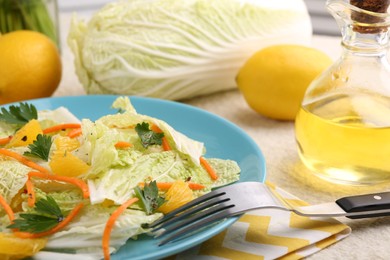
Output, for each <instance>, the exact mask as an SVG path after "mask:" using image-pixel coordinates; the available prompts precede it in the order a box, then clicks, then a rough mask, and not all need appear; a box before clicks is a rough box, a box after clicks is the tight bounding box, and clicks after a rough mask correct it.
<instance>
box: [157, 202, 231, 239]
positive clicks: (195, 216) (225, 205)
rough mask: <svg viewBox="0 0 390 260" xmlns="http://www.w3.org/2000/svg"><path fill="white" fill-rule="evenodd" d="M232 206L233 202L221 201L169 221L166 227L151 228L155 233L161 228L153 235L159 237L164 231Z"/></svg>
mask: <svg viewBox="0 0 390 260" xmlns="http://www.w3.org/2000/svg"><path fill="white" fill-rule="evenodd" d="M232 207H234V204H231V203H226V202H223V203H220V204H217V205H215V206H213V207H211V208H208V209H206V210H203V211H201V212H199V213H196V214H193V215H192V216H191V217H189V218H186V219H184V220H182V221H176V222H175V223H171V224H170V225H169V226H167V227H166V225H165V224H163V225H162V226H160V227H157V228H155V229H153V230H152V233H155V232H156V231H157V230H160V229H163V230H162V231H161V232H159V233H157V234H156V236H155V237H159V236H161V235H164V234H165V233H170V232H172V231H174V230H179V229H181V228H183V227H185V226H187V225H189V224H191V223H194V222H196V221H199V220H201V219H203V218H207V217H208V216H210V215H213V214H216V213H218V212H220V211H223V210H225V209H229V208H232ZM174 220H177V218H174Z"/></svg>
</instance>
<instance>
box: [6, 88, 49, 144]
mask: <svg viewBox="0 0 390 260" xmlns="http://www.w3.org/2000/svg"><path fill="white" fill-rule="evenodd" d="M0 81H1V80H0ZM39 134H43V132H42V128H41V125H40V124H39V122H38V120H36V119H32V120H30V121H29V122H28V123H27V124H25V125H24V126H23V127H22V128H20V129H19V130H18V131H17V132H16V133H15V135H14V136H13V137H12V139H11V141H10V142H9V143H8V144H7V145H6V147H7V148H8V147H19V146H28V145H29V144H32V143H33V142H34V141H35V140H36V139H37V136H38V135H39Z"/></svg>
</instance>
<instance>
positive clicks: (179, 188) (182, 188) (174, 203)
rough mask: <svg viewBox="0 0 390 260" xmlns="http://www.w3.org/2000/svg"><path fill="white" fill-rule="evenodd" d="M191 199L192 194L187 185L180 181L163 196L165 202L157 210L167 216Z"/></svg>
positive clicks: (192, 197)
mask: <svg viewBox="0 0 390 260" xmlns="http://www.w3.org/2000/svg"><path fill="white" fill-rule="evenodd" d="M193 199H194V194H193V192H192V190H191V188H190V187H189V185H188V183H186V182H184V181H181V180H179V181H175V182H174V183H173V184H172V186H171V187H170V188H169V189H168V191H167V193H166V194H165V200H166V202H165V203H164V204H163V205H161V207H159V208H158V211H160V212H162V213H164V214H167V213H169V212H170V211H172V210H174V209H177V208H178V207H180V206H182V205H184V204H186V203H188V202H190V201H191V200H193Z"/></svg>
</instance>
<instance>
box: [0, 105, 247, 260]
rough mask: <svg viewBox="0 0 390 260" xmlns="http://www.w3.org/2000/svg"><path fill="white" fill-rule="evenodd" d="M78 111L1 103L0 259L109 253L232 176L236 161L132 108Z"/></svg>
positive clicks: (105, 255)
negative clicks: (209, 152) (94, 113)
mask: <svg viewBox="0 0 390 260" xmlns="http://www.w3.org/2000/svg"><path fill="white" fill-rule="evenodd" d="M112 107H113V108H115V109H117V110H118V113H115V114H110V115H106V116H103V117H101V118H99V119H98V120H96V121H91V120H89V119H82V120H80V119H78V118H76V117H75V116H74V115H73V114H72V113H70V112H69V110H68V109H67V108H65V107H60V108H58V109H55V110H51V111H48V110H45V111H37V109H36V108H35V107H34V106H33V105H31V104H28V103H20V104H19V105H11V106H9V107H8V108H4V107H3V108H1V110H0V258H1V259H22V258H25V257H29V256H33V258H34V259H53V258H54V257H57V258H61V257H65V256H68V257H71V259H102V258H105V259H109V258H110V254H112V253H115V252H116V251H117V250H118V249H119V248H120V247H121V246H122V245H124V244H125V243H126V241H127V240H128V239H137V236H138V235H140V234H144V233H147V232H148V231H149V230H148V229H147V228H146V226H147V225H144V224H150V223H153V222H154V221H155V220H157V219H159V218H160V217H162V216H163V214H166V213H168V212H170V211H171V210H173V209H175V208H177V207H179V206H181V205H183V204H184V203H187V202H189V201H190V200H192V199H194V198H196V197H198V196H200V195H202V194H204V193H207V192H209V191H210V190H211V189H213V188H215V187H219V186H223V185H226V184H229V183H232V182H235V181H237V180H238V179H239V174H240V168H239V166H238V165H237V163H236V162H235V161H232V160H224V159H218V158H205V157H204V154H205V152H206V148H205V146H204V144H203V143H202V142H199V141H195V140H192V139H191V138H189V137H187V136H185V135H184V134H182V133H180V132H178V131H176V130H175V129H173V128H172V127H171V126H170V125H169V124H167V123H166V122H164V121H162V120H159V119H157V118H153V117H150V116H147V115H142V114H138V113H137V112H136V110H135V108H134V107H133V106H132V104H131V102H130V100H129V98H127V97H119V98H117V99H116V100H115V101H114V102H113V104H112Z"/></svg>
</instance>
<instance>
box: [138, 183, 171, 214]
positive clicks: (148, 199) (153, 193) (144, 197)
mask: <svg viewBox="0 0 390 260" xmlns="http://www.w3.org/2000/svg"><path fill="white" fill-rule="evenodd" d="M135 194H136V196H137V197H138V198H139V199H140V201H141V204H142V207H143V209H144V210H145V212H146V214H147V215H150V214H153V213H154V212H155V211H156V210H157V209H158V208H159V207H160V206H161V205H162V204H163V203H164V202H165V199H164V198H163V197H161V196H159V195H158V188H157V183H156V181H152V182H150V183H149V184H147V183H145V186H144V188H143V190H141V189H140V187H135Z"/></svg>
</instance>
